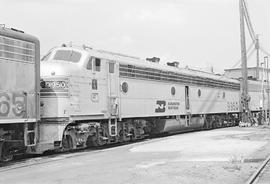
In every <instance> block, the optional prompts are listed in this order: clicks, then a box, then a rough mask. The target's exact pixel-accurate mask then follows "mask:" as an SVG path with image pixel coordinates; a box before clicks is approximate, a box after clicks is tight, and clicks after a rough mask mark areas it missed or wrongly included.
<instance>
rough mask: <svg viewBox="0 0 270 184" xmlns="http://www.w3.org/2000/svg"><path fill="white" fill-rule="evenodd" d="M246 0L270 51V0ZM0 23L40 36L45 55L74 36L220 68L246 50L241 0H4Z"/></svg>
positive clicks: (78, 42) (120, 49) (137, 52)
mask: <svg viewBox="0 0 270 184" xmlns="http://www.w3.org/2000/svg"><path fill="white" fill-rule="evenodd" d="M246 1H247V4H248V9H249V13H250V16H251V21H252V23H253V26H254V30H255V32H256V34H259V36H260V42H261V44H262V45H263V47H264V48H265V49H266V50H268V52H270V13H269V8H270V1H269V0H257V1H255V0H246ZM0 24H5V25H6V26H7V27H13V28H17V29H20V30H23V31H25V32H26V33H29V34H33V35H35V36H36V37H38V38H39V40H40V42H41V55H45V54H46V52H47V51H49V50H50V49H51V48H52V47H55V46H59V45H61V44H62V43H70V42H72V43H73V44H76V45H82V44H85V45H88V46H90V47H93V48H96V49H103V50H108V51H114V52H119V53H123V54H128V55H132V56H138V57H140V58H146V57H154V56H155V57H160V58H161V60H162V63H166V62H172V61H178V62H180V67H185V66H189V67H192V68H197V69H200V68H203V69H204V68H209V67H211V66H213V68H214V71H215V72H218V73H221V72H222V71H223V69H227V68H231V67H232V66H234V65H235V63H237V61H238V60H239V59H240V55H241V52H240V25H239V1H238V0H0ZM250 43H251V40H250V39H249V38H248V34H247V46H249V45H250ZM263 57H264V55H263V54H262V55H261V60H263ZM255 64H256V60H255V57H251V59H250V60H249V61H248V65H249V66H255Z"/></svg>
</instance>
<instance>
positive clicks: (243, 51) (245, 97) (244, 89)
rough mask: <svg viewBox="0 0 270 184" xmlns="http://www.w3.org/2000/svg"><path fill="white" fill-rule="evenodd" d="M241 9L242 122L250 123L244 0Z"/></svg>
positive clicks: (240, 3)
mask: <svg viewBox="0 0 270 184" xmlns="http://www.w3.org/2000/svg"><path fill="white" fill-rule="evenodd" d="M239 11H240V35H241V60H242V82H241V113H242V122H245V123H248V122H250V121H249V105H248V102H249V98H248V83H247V53H246V38H245V22H244V6H243V0H239Z"/></svg>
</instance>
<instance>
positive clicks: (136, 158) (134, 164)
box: [0, 127, 270, 184]
mask: <svg viewBox="0 0 270 184" xmlns="http://www.w3.org/2000/svg"><path fill="white" fill-rule="evenodd" d="M268 154H270V128H269V127H249V128H239V127H233V128H225V129H217V130H210V131H201V132H192V133H184V134H179V135H174V136H169V137H163V138H157V139H151V140H147V141H143V142H139V143H135V144H129V145H125V146H119V147H114V148H109V149H104V150H98V151H90V150H89V151H84V152H80V153H72V154H60V155H54V156H50V157H46V158H42V159H37V158H35V159H29V160H28V162H29V163H37V164H33V165H31V164H29V166H27V167H19V168H13V169H10V170H4V169H3V168H1V169H2V171H1V169H0V183H1V184H2V183H35V184H36V183H65V184H67V183H72V184H73V183H87V184H88V183H110V184H127V183H130V184H133V183H134V184H140V183H142V184H144V183H147V184H148V183H149V184H159V183H160V184H165V183H169V184H174V183H175V184H192V183H195V184H196V183H213V184H217V183H218V184H222V183H226V184H234V183H235V184H239V183H245V181H247V179H248V177H249V176H251V175H252V174H253V172H254V171H255V170H256V168H257V167H258V166H259V165H260V164H261V163H262V161H263V159H264V158H266V157H267V156H268ZM269 183H270V181H269Z"/></svg>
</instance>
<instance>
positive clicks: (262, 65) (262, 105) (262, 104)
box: [261, 63, 266, 122]
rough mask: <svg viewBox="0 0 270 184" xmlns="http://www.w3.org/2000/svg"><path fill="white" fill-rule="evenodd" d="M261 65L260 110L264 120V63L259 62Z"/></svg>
mask: <svg viewBox="0 0 270 184" xmlns="http://www.w3.org/2000/svg"><path fill="white" fill-rule="evenodd" d="M261 67H262V103H261V107H262V109H261V111H262V116H263V118H262V119H263V122H265V121H266V119H265V115H264V114H265V108H264V63H261Z"/></svg>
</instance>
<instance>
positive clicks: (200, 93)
mask: <svg viewBox="0 0 270 184" xmlns="http://www.w3.org/2000/svg"><path fill="white" fill-rule="evenodd" d="M201 96H202V92H201V90H200V89H198V97H201Z"/></svg>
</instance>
